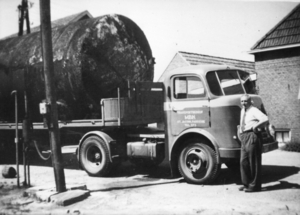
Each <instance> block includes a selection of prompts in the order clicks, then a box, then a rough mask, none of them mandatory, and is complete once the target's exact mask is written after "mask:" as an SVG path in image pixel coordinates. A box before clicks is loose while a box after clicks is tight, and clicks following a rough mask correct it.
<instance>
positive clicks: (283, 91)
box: [255, 50, 300, 142]
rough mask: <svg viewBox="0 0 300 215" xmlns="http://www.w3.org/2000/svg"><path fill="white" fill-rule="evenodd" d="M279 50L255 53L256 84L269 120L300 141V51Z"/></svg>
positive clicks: (293, 139)
mask: <svg viewBox="0 0 300 215" xmlns="http://www.w3.org/2000/svg"><path fill="white" fill-rule="evenodd" d="M282 53H283V52H280V53H279V52H273V53H271V54H270V53H266V54H265V55H264V54H263V53H260V54H259V55H258V56H255V58H256V59H255V69H256V72H257V73H258V81H257V85H258V87H259V94H260V96H261V97H262V99H263V102H264V105H265V108H266V110H267V113H268V115H269V118H270V121H271V123H272V124H274V125H275V127H276V128H288V129H290V130H291V140H292V141H297V142H300V100H299V99H298V94H299V84H300V51H299V50H296V52H294V53H293V54H291V53H292V52H289V54H286V55H285V56H282Z"/></svg>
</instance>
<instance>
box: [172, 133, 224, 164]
mask: <svg viewBox="0 0 300 215" xmlns="http://www.w3.org/2000/svg"><path fill="white" fill-rule="evenodd" d="M191 133H197V134H200V135H202V136H204V137H206V138H207V139H208V140H209V141H210V142H211V143H212V144H213V146H214V148H215V151H216V154H217V162H218V163H220V152H219V146H218V143H217V140H216V139H215V138H214V136H213V135H212V134H211V133H209V132H208V131H206V130H204V129H201V128H189V129H186V130H184V131H183V132H181V133H180V134H179V135H178V136H177V138H176V139H175V140H174V142H173V144H172V146H173V147H172V150H171V155H172V153H173V149H174V146H175V145H177V144H178V143H179V140H180V139H181V137H183V136H184V135H187V134H191ZM171 157H172V156H171Z"/></svg>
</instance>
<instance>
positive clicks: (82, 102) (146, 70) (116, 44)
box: [0, 15, 154, 121]
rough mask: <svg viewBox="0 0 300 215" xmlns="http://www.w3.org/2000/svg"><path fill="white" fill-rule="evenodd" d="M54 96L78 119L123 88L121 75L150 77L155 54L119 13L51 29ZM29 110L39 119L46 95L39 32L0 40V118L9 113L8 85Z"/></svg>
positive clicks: (9, 117) (124, 78) (133, 78)
mask: <svg viewBox="0 0 300 215" xmlns="http://www.w3.org/2000/svg"><path fill="white" fill-rule="evenodd" d="M52 43H53V62H54V73H55V86H56V93H57V100H59V101H62V102H63V103H65V104H66V105H67V109H68V118H69V119H82V118H84V117H85V116H86V115H87V113H88V112H89V111H90V110H89V106H91V104H92V105H93V107H94V109H95V110H99V104H100V99H101V98H109V97H115V96H116V95H117V88H118V87H120V88H121V92H124V91H126V90H125V86H126V81H127V80H130V81H152V80H153V72H154V71H153V70H154V60H153V59H154V58H153V56H152V52H151V48H150V46H149V43H148V41H147V39H146V36H145V35H144V33H143V31H142V30H141V29H140V28H139V27H138V26H137V25H136V24H135V23H134V22H133V21H132V20H130V19H128V18H126V17H124V16H121V15H104V16H101V17H98V18H94V19H88V20H83V21H79V22H76V23H72V24H69V25H66V26H60V27H55V28H53V29H52ZM25 89H26V94H27V97H28V101H29V108H30V109H31V110H32V111H31V116H32V119H33V120H34V121H40V120H41V119H42V117H41V116H40V115H39V111H38V104H39V103H40V102H41V101H42V100H43V99H45V82H44V74H43V58H42V51H41V38H40V32H36V33H32V34H29V35H24V36H22V37H15V38H9V39H6V40H1V41H0V121H11V120H13V119H14V118H13V117H14V103H13V97H12V96H11V95H10V93H11V91H13V90H17V91H18V94H19V98H18V100H19V101H20V102H19V109H20V110H19V111H20V112H21V113H23V112H24V111H23V110H24V98H23V92H24V90H25ZM21 115H22V114H21Z"/></svg>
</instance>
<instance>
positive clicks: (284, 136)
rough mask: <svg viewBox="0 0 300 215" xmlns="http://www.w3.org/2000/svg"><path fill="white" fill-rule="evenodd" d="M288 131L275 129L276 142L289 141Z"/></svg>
mask: <svg viewBox="0 0 300 215" xmlns="http://www.w3.org/2000/svg"><path fill="white" fill-rule="evenodd" d="M290 133H291V132H290V129H276V131H275V135H276V140H277V141H278V142H279V143H287V142H290V141H291V135H290Z"/></svg>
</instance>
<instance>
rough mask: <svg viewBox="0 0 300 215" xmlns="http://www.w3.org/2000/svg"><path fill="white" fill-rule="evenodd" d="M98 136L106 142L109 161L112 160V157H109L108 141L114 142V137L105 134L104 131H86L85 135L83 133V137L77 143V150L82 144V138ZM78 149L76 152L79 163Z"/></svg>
mask: <svg viewBox="0 0 300 215" xmlns="http://www.w3.org/2000/svg"><path fill="white" fill-rule="evenodd" d="M94 135H95V136H98V137H100V138H101V139H102V140H103V141H104V142H105V144H106V146H107V149H108V151H109V160H110V162H112V158H111V149H110V145H109V144H110V143H111V142H114V141H115V140H114V139H112V138H111V137H110V136H109V135H108V134H106V133H104V132H102V131H90V132H88V133H86V134H85V135H83V137H82V138H81V139H80V140H79V145H78V150H80V149H81V145H82V143H83V142H84V140H85V139H86V138H88V137H90V136H94ZM79 154H80V153H79V151H78V152H77V159H78V161H79V163H80V157H79Z"/></svg>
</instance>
